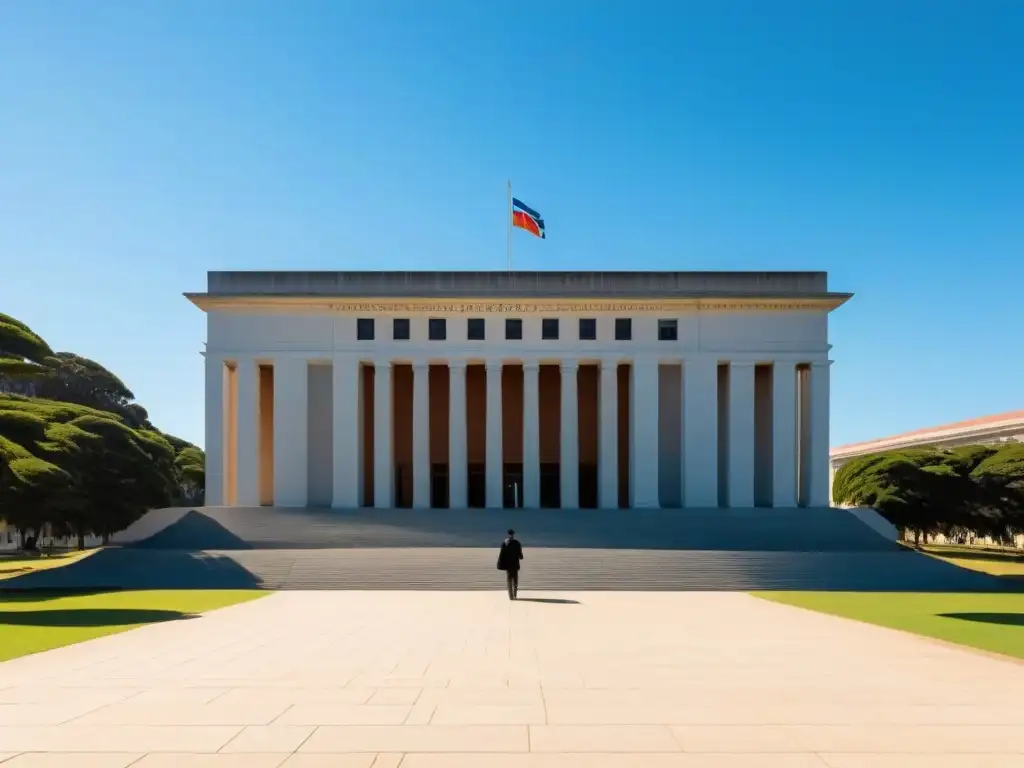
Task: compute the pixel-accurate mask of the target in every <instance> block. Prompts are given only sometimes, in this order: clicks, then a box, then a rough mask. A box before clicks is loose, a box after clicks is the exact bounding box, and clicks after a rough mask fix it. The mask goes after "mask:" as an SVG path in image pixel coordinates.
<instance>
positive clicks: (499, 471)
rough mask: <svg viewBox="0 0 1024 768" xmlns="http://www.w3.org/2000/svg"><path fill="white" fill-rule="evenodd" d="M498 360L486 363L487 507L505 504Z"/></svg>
mask: <svg viewBox="0 0 1024 768" xmlns="http://www.w3.org/2000/svg"><path fill="white" fill-rule="evenodd" d="M502 367H503V366H502V364H501V363H500V362H491V363H487V424H486V426H487V438H486V439H487V449H486V456H485V460H486V463H487V468H486V490H485V494H486V503H487V508H488V509H501V508H502V507H503V506H505V466H504V457H503V451H502V437H501V415H502V414H501V408H502V402H501V370H502Z"/></svg>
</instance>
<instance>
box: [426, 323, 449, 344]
mask: <svg viewBox="0 0 1024 768" xmlns="http://www.w3.org/2000/svg"><path fill="white" fill-rule="evenodd" d="M427 338H429V339H430V340H431V341H444V340H445V339H446V338H448V324H447V323H446V322H445V321H444V320H442V319H441V318H437V317H432V318H430V320H429V322H428V323H427Z"/></svg>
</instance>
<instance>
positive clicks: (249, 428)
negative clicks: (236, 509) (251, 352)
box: [235, 358, 260, 507]
mask: <svg viewBox="0 0 1024 768" xmlns="http://www.w3.org/2000/svg"><path fill="white" fill-rule="evenodd" d="M235 376H236V377H237V378H238V506H240V507H258V506H259V505H260V399H259V368H257V366H256V361H255V360H252V359H251V358H250V359H242V360H239V361H238V364H237V367H236V368H235Z"/></svg>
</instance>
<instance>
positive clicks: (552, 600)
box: [516, 597, 582, 605]
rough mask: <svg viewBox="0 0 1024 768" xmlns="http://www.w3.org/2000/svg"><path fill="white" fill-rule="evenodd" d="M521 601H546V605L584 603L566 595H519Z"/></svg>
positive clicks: (518, 600) (517, 600) (518, 599)
mask: <svg viewBox="0 0 1024 768" xmlns="http://www.w3.org/2000/svg"><path fill="white" fill-rule="evenodd" d="M516 602H519V603H545V604H546V605H582V603H580V601H579V600H569V599H568V598H564V597H517V598H516Z"/></svg>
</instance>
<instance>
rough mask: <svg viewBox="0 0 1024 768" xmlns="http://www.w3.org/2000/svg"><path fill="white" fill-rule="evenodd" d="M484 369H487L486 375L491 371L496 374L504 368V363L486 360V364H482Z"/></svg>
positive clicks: (502, 361)
mask: <svg viewBox="0 0 1024 768" xmlns="http://www.w3.org/2000/svg"><path fill="white" fill-rule="evenodd" d="M484 367H485V368H486V369H487V372H488V373H490V372H491V371H496V372H499V373H500V372H501V369H502V368H504V367H505V361H504V360H488V361H487V362H485V363H484Z"/></svg>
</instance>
